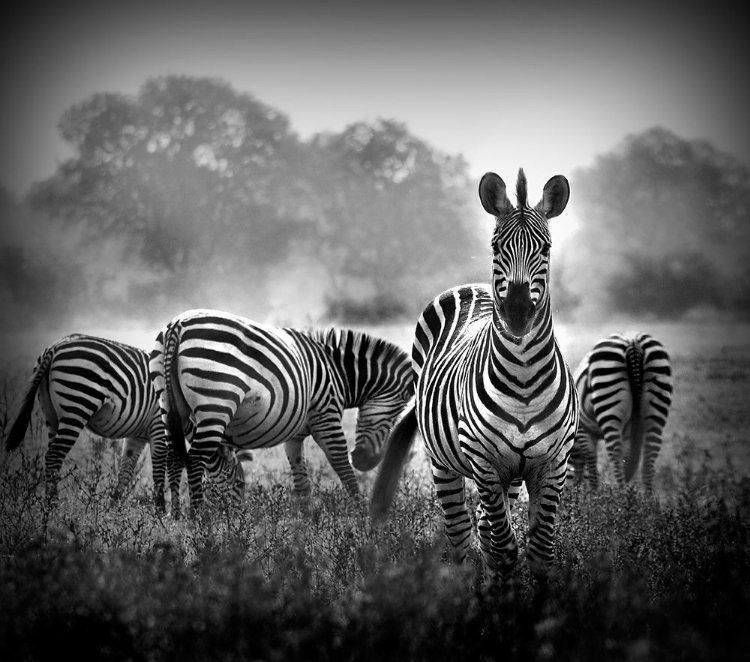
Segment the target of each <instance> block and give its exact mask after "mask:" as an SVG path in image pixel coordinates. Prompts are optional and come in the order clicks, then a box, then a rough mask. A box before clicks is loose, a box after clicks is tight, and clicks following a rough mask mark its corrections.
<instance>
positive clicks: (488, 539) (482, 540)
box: [477, 486, 518, 584]
mask: <svg viewBox="0 0 750 662" xmlns="http://www.w3.org/2000/svg"><path fill="white" fill-rule="evenodd" d="M478 487H479V486H478ZM478 511H479V522H478V524H477V533H478V534H479V549H480V551H481V552H482V560H483V561H484V572H485V579H486V580H487V581H488V582H489V583H490V584H503V583H505V582H506V581H507V580H508V578H509V577H510V575H511V574H512V572H513V569H514V568H515V566H516V562H517V561H518V541H517V540H516V534H515V533H514V532H513V527H512V525H511V520H510V502H509V499H508V493H507V492H505V491H504V490H502V489H497V488H496V487H495V489H493V488H492V487H490V486H486V487H480V488H479V507H478Z"/></svg>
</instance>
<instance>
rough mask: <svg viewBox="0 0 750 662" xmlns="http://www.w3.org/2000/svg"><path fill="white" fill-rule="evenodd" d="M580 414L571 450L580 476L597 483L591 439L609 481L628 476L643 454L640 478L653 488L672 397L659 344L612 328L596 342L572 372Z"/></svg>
mask: <svg viewBox="0 0 750 662" xmlns="http://www.w3.org/2000/svg"><path fill="white" fill-rule="evenodd" d="M574 380H575V384H576V390H577V391H578V396H579V398H580V401H581V416H580V423H579V427H578V433H577V434H576V440H575V445H574V446H573V453H572V455H571V460H570V464H571V468H572V470H573V472H574V473H575V475H576V479H577V481H578V482H580V481H581V480H582V479H583V476H584V473H585V474H586V475H587V476H588V482H589V485H590V486H591V487H592V488H593V489H596V488H597V487H598V486H599V473H598V469H597V444H598V442H599V440H600V439H603V440H604V446H605V449H606V452H607V456H608V457H609V460H610V463H611V465H612V471H613V474H614V478H615V481H616V483H617V484H618V485H620V486H622V485H625V483H627V482H629V481H630V480H631V479H632V478H633V476H634V475H635V472H636V471H637V469H638V464H639V462H640V461H641V455H642V456H643V463H642V466H641V478H642V481H643V488H644V491H645V493H646V494H649V495H650V494H653V484H654V465H655V463H656V458H657V456H658V455H659V450H660V449H661V444H662V431H663V430H664V426H665V425H666V423H667V417H668V415H669V408H670V405H671V403H672V368H671V364H670V360H669V354H668V353H667V350H666V349H665V348H664V345H663V344H662V343H661V342H660V341H659V340H657V339H656V338H654V337H653V336H651V335H649V334H647V333H639V332H636V331H630V332H626V333H613V334H612V335H610V336H609V337H607V338H604V339H601V340H599V341H598V342H596V343H595V344H594V346H593V348H592V349H591V350H590V351H589V352H588V353H587V354H586V355H585V356H584V357H583V359H582V361H581V363H580V364H579V366H578V368H577V369H576V371H575V374H574Z"/></svg>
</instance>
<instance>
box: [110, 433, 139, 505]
mask: <svg viewBox="0 0 750 662" xmlns="http://www.w3.org/2000/svg"><path fill="white" fill-rule="evenodd" d="M145 446H146V440H145V439H135V438H128V439H126V440H125V442H124V444H123V446H122V455H121V456H120V471H119V472H118V475H117V487H115V491H114V493H113V494H112V499H113V500H114V501H119V500H120V499H121V498H122V497H123V495H125V494H126V493H127V492H129V491H130V486H131V484H132V480H133V474H134V473H135V467H136V465H137V464H138V459H139V458H140V457H141V453H143V449H144V447H145Z"/></svg>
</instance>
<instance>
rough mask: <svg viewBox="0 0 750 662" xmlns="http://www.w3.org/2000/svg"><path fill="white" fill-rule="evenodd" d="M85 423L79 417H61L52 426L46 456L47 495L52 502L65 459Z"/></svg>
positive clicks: (55, 495) (55, 497) (55, 496)
mask: <svg viewBox="0 0 750 662" xmlns="http://www.w3.org/2000/svg"><path fill="white" fill-rule="evenodd" d="M84 425H85V424H84V423H82V422H81V421H80V420H79V419H77V418H61V419H60V421H59V422H58V424H57V425H56V426H53V427H51V428H50V431H49V432H50V441H49V446H48V447H47V452H46V454H45V456H44V477H45V483H46V487H47V497H48V499H49V500H50V501H51V502H54V501H55V500H56V499H57V483H58V482H59V481H60V469H61V468H62V464H63V461H64V460H65V458H66V457H67V455H68V453H69V452H70V449H71V448H73V446H74V445H75V443H76V441H78V437H80V435H81V430H83V427H84Z"/></svg>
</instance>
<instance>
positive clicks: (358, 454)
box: [352, 447, 381, 471]
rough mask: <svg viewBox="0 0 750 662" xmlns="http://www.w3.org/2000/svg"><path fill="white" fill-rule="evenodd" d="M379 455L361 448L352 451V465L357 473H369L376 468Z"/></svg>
mask: <svg viewBox="0 0 750 662" xmlns="http://www.w3.org/2000/svg"><path fill="white" fill-rule="evenodd" d="M380 457H381V456H380V454H376V453H370V452H368V451H367V450H365V449H364V448H362V447H356V448H354V449H353V450H352V465H353V466H354V468H355V469H356V470H357V471H370V470H371V469H374V468H375V467H376V466H378V463H379V462H380Z"/></svg>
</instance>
